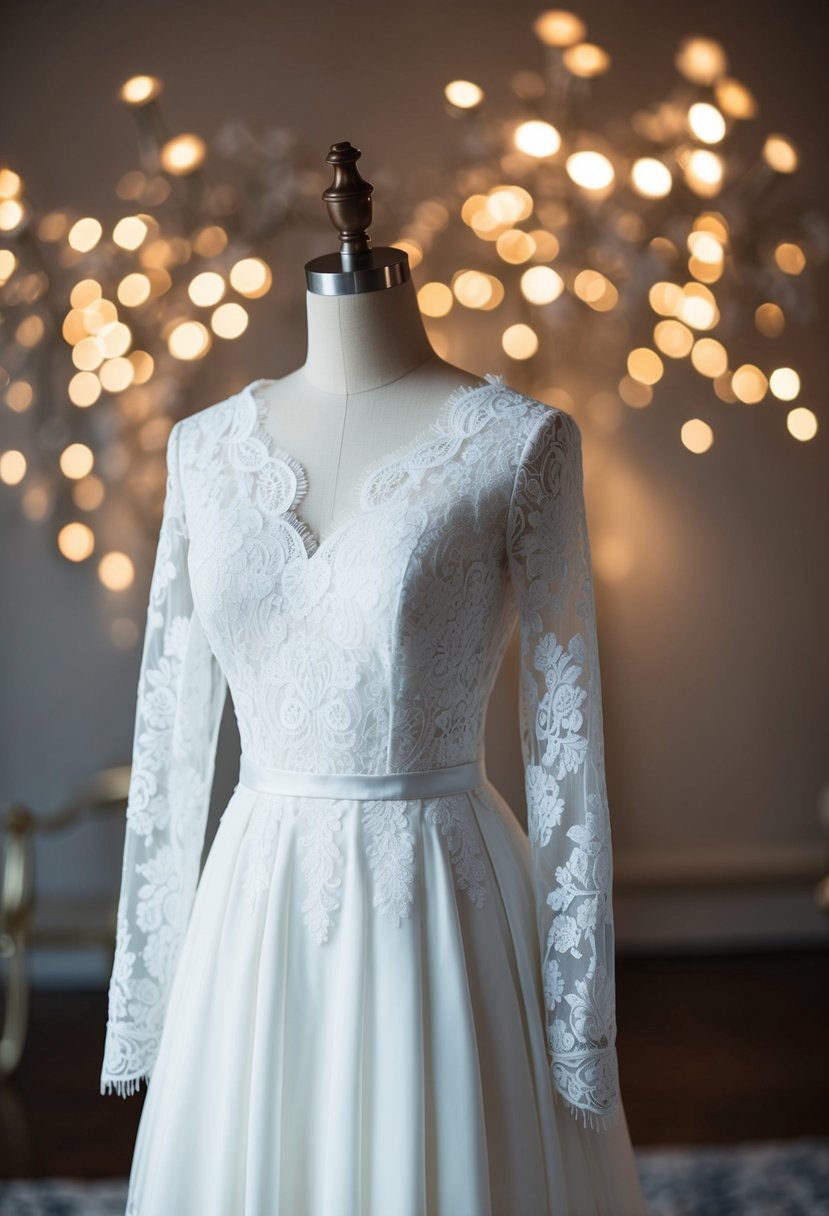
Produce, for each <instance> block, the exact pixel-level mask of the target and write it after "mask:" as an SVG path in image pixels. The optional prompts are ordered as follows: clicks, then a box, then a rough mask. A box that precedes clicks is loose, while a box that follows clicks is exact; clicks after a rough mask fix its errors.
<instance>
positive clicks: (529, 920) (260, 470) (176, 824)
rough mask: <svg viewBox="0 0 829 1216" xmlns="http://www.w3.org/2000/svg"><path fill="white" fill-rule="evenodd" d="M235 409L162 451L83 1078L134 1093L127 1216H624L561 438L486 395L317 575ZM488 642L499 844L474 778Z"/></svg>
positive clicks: (364, 503) (608, 933)
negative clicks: (98, 1005)
mask: <svg viewBox="0 0 829 1216" xmlns="http://www.w3.org/2000/svg"><path fill="white" fill-rule="evenodd" d="M267 384H268V382H267V381H261V380H259V381H254V382H253V383H252V384H251V385H249V386H248V387H247V388H245V389H243V390H242V391H241V392H240V393H238V394H235V395H234V396H232V397H229V398H227V399H226V400H223V401H221V402H219V403H217V404H215V405H212V406H210V407H208V408H205V409H203V410H201V411H199V412H198V413H196V414H194V415H192V416H190V417H188V418H186V419H183V420H182V421H180V422H178V423H177V424H176V425H175V426H174V427H173V428H172V431H171V433H170V438H169V443H168V449H167V461H168V478H167V491H166V498H165V504H164V514H163V520H162V524H161V532H160V536H159V541H158V550H157V556H156V562H155V567H154V572H153V577H152V584H151V592H150V601H149V609H148V615H147V624H146V633H145V638H144V651H143V658H142V663H141V672H140V679H139V687H138V697H137V711H136V724H135V738H134V750H133V768H132V776H131V783H130V789H129V800H128V808H127V829H126V838H125V844H124V856H123V870H122V877H121V893H120V898H119V906H118V924H117V938H116V953H115V959H114V966H113V972H112V978H111V982H110V990H109V1018H108V1022H107V1031H106V1043H105V1050H104V1062H103V1069H102V1074H101V1091H102V1092H112V1091H115V1092H118V1093H120V1094H128V1093H132V1092H134V1091H135V1090H136V1089H137V1088H138V1086H139V1082H140V1080H141V1079H142V1078H144V1079H145V1080H146V1081H149V1084H148V1088H147V1093H146V1097H145V1101H144V1107H143V1110H142V1112H141V1121H140V1126H139V1130H138V1135H137V1140H136V1144H135V1152H134V1156H133V1163H132V1170H131V1175H130V1185H129V1199H128V1208H127V1213H128V1216H277V1214H278V1216H547V1214H549V1216H553V1214H554V1216H600V1214H601V1216H640V1214H641V1213H643V1212H644V1204H643V1200H642V1194H641V1191H640V1189H639V1181H638V1176H637V1172H636V1166H635V1161H634V1156H633V1150H632V1148H631V1142H630V1138H629V1133H628V1128H627V1124H626V1120H625V1115H624V1109H623V1106H622V1102H621V1097H620V1094H619V1080H618V1069H617V1058H616V1046H615V1039H616V1022H615V995H614V993H615V986H614V954H613V950H614V937H613V919H612V900H611V884H612V854H611V839H610V824H609V816H608V806H607V797H606V790H605V779H604V755H603V738H602V715H601V689H600V678H599V663H598V653H597V642H596V632H595V620H594V608H593V590H592V580H591V571H590V556H589V545H588V535H587V530H586V523H585V514H584V502H583V496H582V464H581V435H580V432H579V429H578V427H577V425H576V423H575V421H574V420H573V418H572V417H571V416H570V415H568V414H567V413H565V412H563V411H561V410H557V409H554V408H552V407H548V406H546V405H544V404H543V403H541V402H539V401H537V400H535V399H534V398H532V397H530V396H527V395H525V394H523V393H521V392H519V391H517V390H515V389H512V388H510V387H509V386H507V385H506V384H505V383H504V381H503V378H502V377H500V376H497V375H494V374H492V373H488V374H487V375H486V376H485V377H484V378H483V380H482V382H481V383H479V384H473V385H469V386H465V387H463V388H461V389H458V390H456V391H455V392H453V393H452V394H451V396H450V397H449V398H448V400H447V401H446V402H445V404H444V407H443V409H442V411H441V413H440V415H439V417H438V419H437V420H436V421H435V422H434V423H433V424H432V425H431V426H430V427H429V428H428V429H427V430H425V431H424V432H422V433H421V434H420V435H419V436H418V437H417V438H416V440H415V441H414V442H412V443H409V444H406V445H405V446H404V447H402V448H400V449H398V450H397V451H396V452H394V453H392V454H391V455H390V456H389V457H387V458H386V459H384V460H383V461H382V462H381V463H380V464H378V465H375V466H374V467H373V468H372V469H371V470H370V471H369V472H368V473H367V474H366V475H365V476H364V477H363V479H362V481H361V482H360V484H359V486H358V487H357V489H356V491H355V493H354V495H353V498H352V502H351V503H350V504H349V507H350V511H349V514H348V516H347V517H345V518H344V519H343V520H342V521H341V522H340V523H339V524H338V526H337V527H335V528H334V530H333V531H332V532H331V533H330V534H328V535H326V536H325V538H324V539H322V540H321V541H320V540H318V539H317V538H316V537H315V536H314V534H313V532H312V530H311V529H310V528H309V527H308V526H307V524H306V523H305V522H304V521H303V519H302V515H301V503H302V498H303V495H304V493H305V491H306V489H307V478H306V476H305V472H304V470H303V468H302V466H301V465H300V463H299V462H298V461H297V460H296V459H295V458H294V457H293V456H292V455H291V454H290V453H289V452H287V451H285V450H283V449H282V448H280V447H279V446H278V445H277V443H276V442H275V440H274V437H273V436H272V435H271V434H270V432H269V430H268V429H267V428H266V425H265V420H266V418H267V413H268V406H267V403H266V400H265V392H264V389H265V387H266V386H267ZM516 621H518V622H519V627H520V642H521V648H520V653H521V687H520V717H519V721H520V738H521V746H522V749H523V758H524V765H525V775H526V794H527V803H528V813H529V819H528V822H529V836H528V835H527V834H526V833H525V832H524V831H523V829H522V827H521V825H520V823H519V822H518V820H517V818H516V817H515V815H514V813H513V811H512V810H511V808H510V807H509V806H508V805H507V803H506V802H505V800H504V799H503V798H502V796H501V795H500V794H499V792H498V791H497V789H496V788H495V787H494V786H493V785H492V784H491V782H490V781H489V780H488V779H487V776H486V771H485V767H484V762H483V737H484V723H485V715H486V708H487V701H488V697H489V694H490V691H491V689H492V686H493V683H494V681H495V678H496V675H497V672H498V669H499V665H500V663H501V660H502V658H503V655H504V651H505V649H506V647H507V644H508V642H509V639H510V636H511V633H512V630H513V627H514V625H515V623H516ZM228 687H229V689H230V692H231V696H232V700H233V705H234V710H235V714H236V718H237V722H238V727H239V734H240V738H241V742H242V756H241V763H240V776H239V783H238V784H237V786H236V788H235V790H234V792H233V794H232V796H231V798H230V800H229V802H228V804H227V806H226V808H225V809H224V811H223V814H222V816H221V819H220V822H219V825H218V828H217V831H216V835H215V837H214V840H213V842H212V845H211V847H210V849H209V852H208V855H207V857H206V860H205V862H204V867H203V869H202V870H201V874H199V870H200V865H201V853H202V850H203V845H204V837H205V826H206V816H207V808H208V801H209V794H210V789H211V784H212V778H213V766H214V756H215V748H216V739H217V733H218V726H219V721H220V716H221V713H222V708H223V703H224V699H225V693H226V689H227V688H228ZM516 729H517V730H518V727H517V728H516Z"/></svg>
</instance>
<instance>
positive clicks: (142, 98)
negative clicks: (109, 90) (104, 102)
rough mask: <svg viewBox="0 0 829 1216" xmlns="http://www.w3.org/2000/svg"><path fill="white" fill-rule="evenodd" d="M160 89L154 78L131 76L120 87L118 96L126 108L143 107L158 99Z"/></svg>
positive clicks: (157, 80) (156, 79) (160, 86)
mask: <svg viewBox="0 0 829 1216" xmlns="http://www.w3.org/2000/svg"><path fill="white" fill-rule="evenodd" d="M162 87H163V86H162V84H161V81H160V80H159V79H158V78H157V77H156V76H131V77H130V79H129V80H127V81H125V83H124V84H122V85H121V88H120V89H119V91H118V96H119V97H120V99H121V101H123V102H126V104H127V105H128V106H145V105H146V104H147V102H148V101H154V100H155V98H156V97H158V95H159V93H160V92H161V90H162Z"/></svg>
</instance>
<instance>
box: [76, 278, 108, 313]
mask: <svg viewBox="0 0 829 1216" xmlns="http://www.w3.org/2000/svg"><path fill="white" fill-rule="evenodd" d="M100 298H101V284H100V283H96V281H95V280H94V279H81V281H80V282H79V283H76V284H75V286H74V287H73V288H72V290H71V292H70V293H69V303H70V304H71V305H72V307H73V308H88V307H89V305H90V304H94V303H95V301H96V300H100Z"/></svg>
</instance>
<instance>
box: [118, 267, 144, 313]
mask: <svg viewBox="0 0 829 1216" xmlns="http://www.w3.org/2000/svg"><path fill="white" fill-rule="evenodd" d="M151 291H152V284H151V283H150V280H149V279H148V278H147V276H146V275H145V274H137V273H136V274H128V275H125V276H124V278H123V279H122V280H121V282H120V283H119V284H118V288H117V292H116V294H117V296H118V302H119V304H123V305H124V306H125V307H126V308H138V307H139V306H140V305H141V304H146V302H147V300H149V298H150V292H151Z"/></svg>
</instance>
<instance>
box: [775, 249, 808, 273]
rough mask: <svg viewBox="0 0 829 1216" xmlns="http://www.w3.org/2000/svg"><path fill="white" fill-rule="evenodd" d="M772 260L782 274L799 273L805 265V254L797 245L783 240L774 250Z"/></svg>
mask: <svg viewBox="0 0 829 1216" xmlns="http://www.w3.org/2000/svg"><path fill="white" fill-rule="evenodd" d="M774 260H775V262H776V263H777V265H778V266H779V267H780V269H781V270H782V271H783V272H784V274H800V273H801V271H802V270H803V268H804V266H805V265H806V255H805V253H804V252H803V250H802V249H801V248H800V246H799V245H793V244H792V243H791V242H790V241H783V242H782V243H781V244H780V245H778V246H777V248H776V249H775V251H774Z"/></svg>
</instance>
